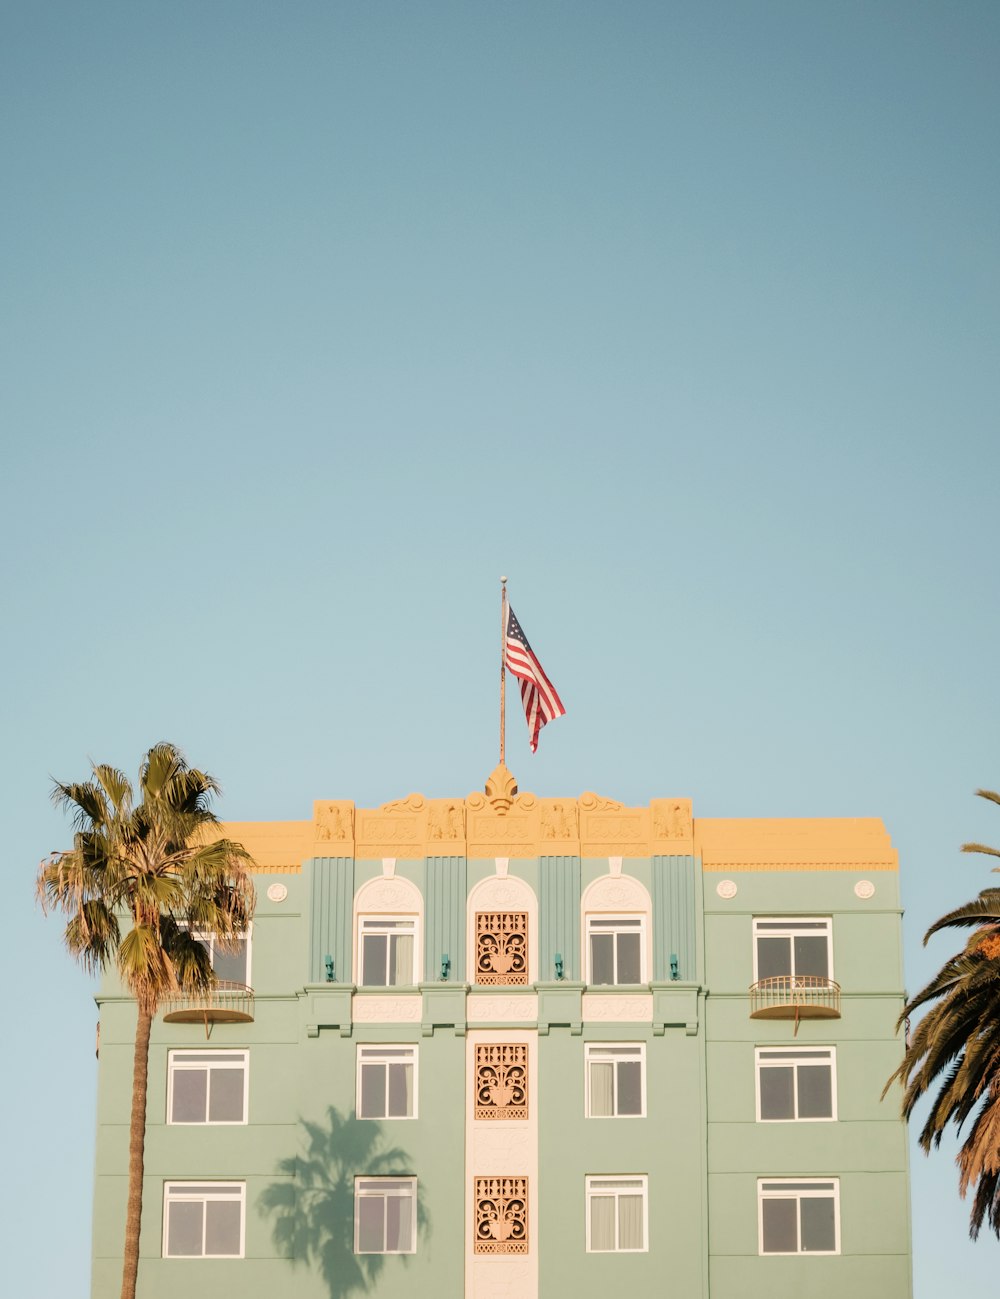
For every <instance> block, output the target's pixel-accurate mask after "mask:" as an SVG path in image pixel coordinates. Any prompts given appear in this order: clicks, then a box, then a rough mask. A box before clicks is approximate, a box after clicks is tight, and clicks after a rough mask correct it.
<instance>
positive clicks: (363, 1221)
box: [354, 1177, 417, 1254]
mask: <svg viewBox="0 0 1000 1299" xmlns="http://www.w3.org/2000/svg"><path fill="white" fill-rule="evenodd" d="M416 1201H417V1179H416V1178H415V1177H356V1178H355V1179H354V1252H355V1254H413V1253H415V1252H416V1248H417V1211H416V1210H417V1206H416Z"/></svg>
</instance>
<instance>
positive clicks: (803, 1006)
mask: <svg viewBox="0 0 1000 1299" xmlns="http://www.w3.org/2000/svg"><path fill="white" fill-rule="evenodd" d="M750 1018H751V1019H794V1020H795V1022H796V1027H797V1026H798V1021H799V1020H800V1019H839V1018H840V984H839V983H834V981H833V979H825V978H823V977H821V976H820V975H816V974H779V975H777V976H776V977H773V978H770V979H758V980H757V982H756V983H752V984H751V985H750Z"/></svg>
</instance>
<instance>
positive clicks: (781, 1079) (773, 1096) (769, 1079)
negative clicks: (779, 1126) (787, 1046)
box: [760, 1065, 795, 1119]
mask: <svg viewBox="0 0 1000 1299" xmlns="http://www.w3.org/2000/svg"><path fill="white" fill-rule="evenodd" d="M793 1072H794V1071H793V1069H792V1067H791V1066H790V1065H789V1067H788V1068H787V1069H785V1068H782V1069H775V1068H771V1067H768V1068H767V1069H761V1071H760V1117H761V1118H762V1119H793V1118H794V1117H795V1096H794V1078H793Z"/></svg>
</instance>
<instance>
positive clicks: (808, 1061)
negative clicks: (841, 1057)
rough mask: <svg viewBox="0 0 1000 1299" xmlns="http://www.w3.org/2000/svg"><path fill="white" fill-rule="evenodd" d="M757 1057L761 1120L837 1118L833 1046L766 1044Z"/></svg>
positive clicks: (758, 1097) (758, 1049)
mask: <svg viewBox="0 0 1000 1299" xmlns="http://www.w3.org/2000/svg"><path fill="white" fill-rule="evenodd" d="M756 1059H757V1121H758V1123H774V1122H781V1121H788V1120H799V1121H802V1120H806V1119H835V1118H836V1117H837V1089H836V1085H835V1084H836V1067H835V1066H836V1052H835V1051H834V1049H833V1047H829V1046H826V1047H803V1048H801V1050H798V1049H796V1050H786V1049H784V1048H777V1047H763V1046H762V1047H758V1048H757V1053H756Z"/></svg>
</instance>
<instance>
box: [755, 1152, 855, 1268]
mask: <svg viewBox="0 0 1000 1299" xmlns="http://www.w3.org/2000/svg"><path fill="white" fill-rule="evenodd" d="M765 1188H766V1189H765ZM781 1188H788V1189H787V1190H785V1191H783V1190H782V1189H781ZM809 1199H812V1200H820V1199H825V1200H829V1199H832V1200H833V1240H834V1248H833V1249H802V1248H801V1245H802V1211H801V1205H802V1201H803V1200H809ZM765 1200H795V1202H796V1205H797V1206H798V1208H797V1212H796V1223H797V1234H798V1239H799V1248H798V1249H796V1250H778V1249H769V1250H766V1251H765V1249H764V1201H765ZM757 1252H758V1254H760V1255H761V1256H762V1257H764V1258H790V1257H795V1258H799V1257H801V1256H802V1255H804V1254H805V1255H809V1256H810V1257H812V1258H829V1257H830V1256H831V1255H834V1254H839V1253H840V1178H839V1177H789V1176H788V1174H787V1173H786V1174H784V1175H783V1176H781V1177H759V1178H758V1179H757Z"/></svg>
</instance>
